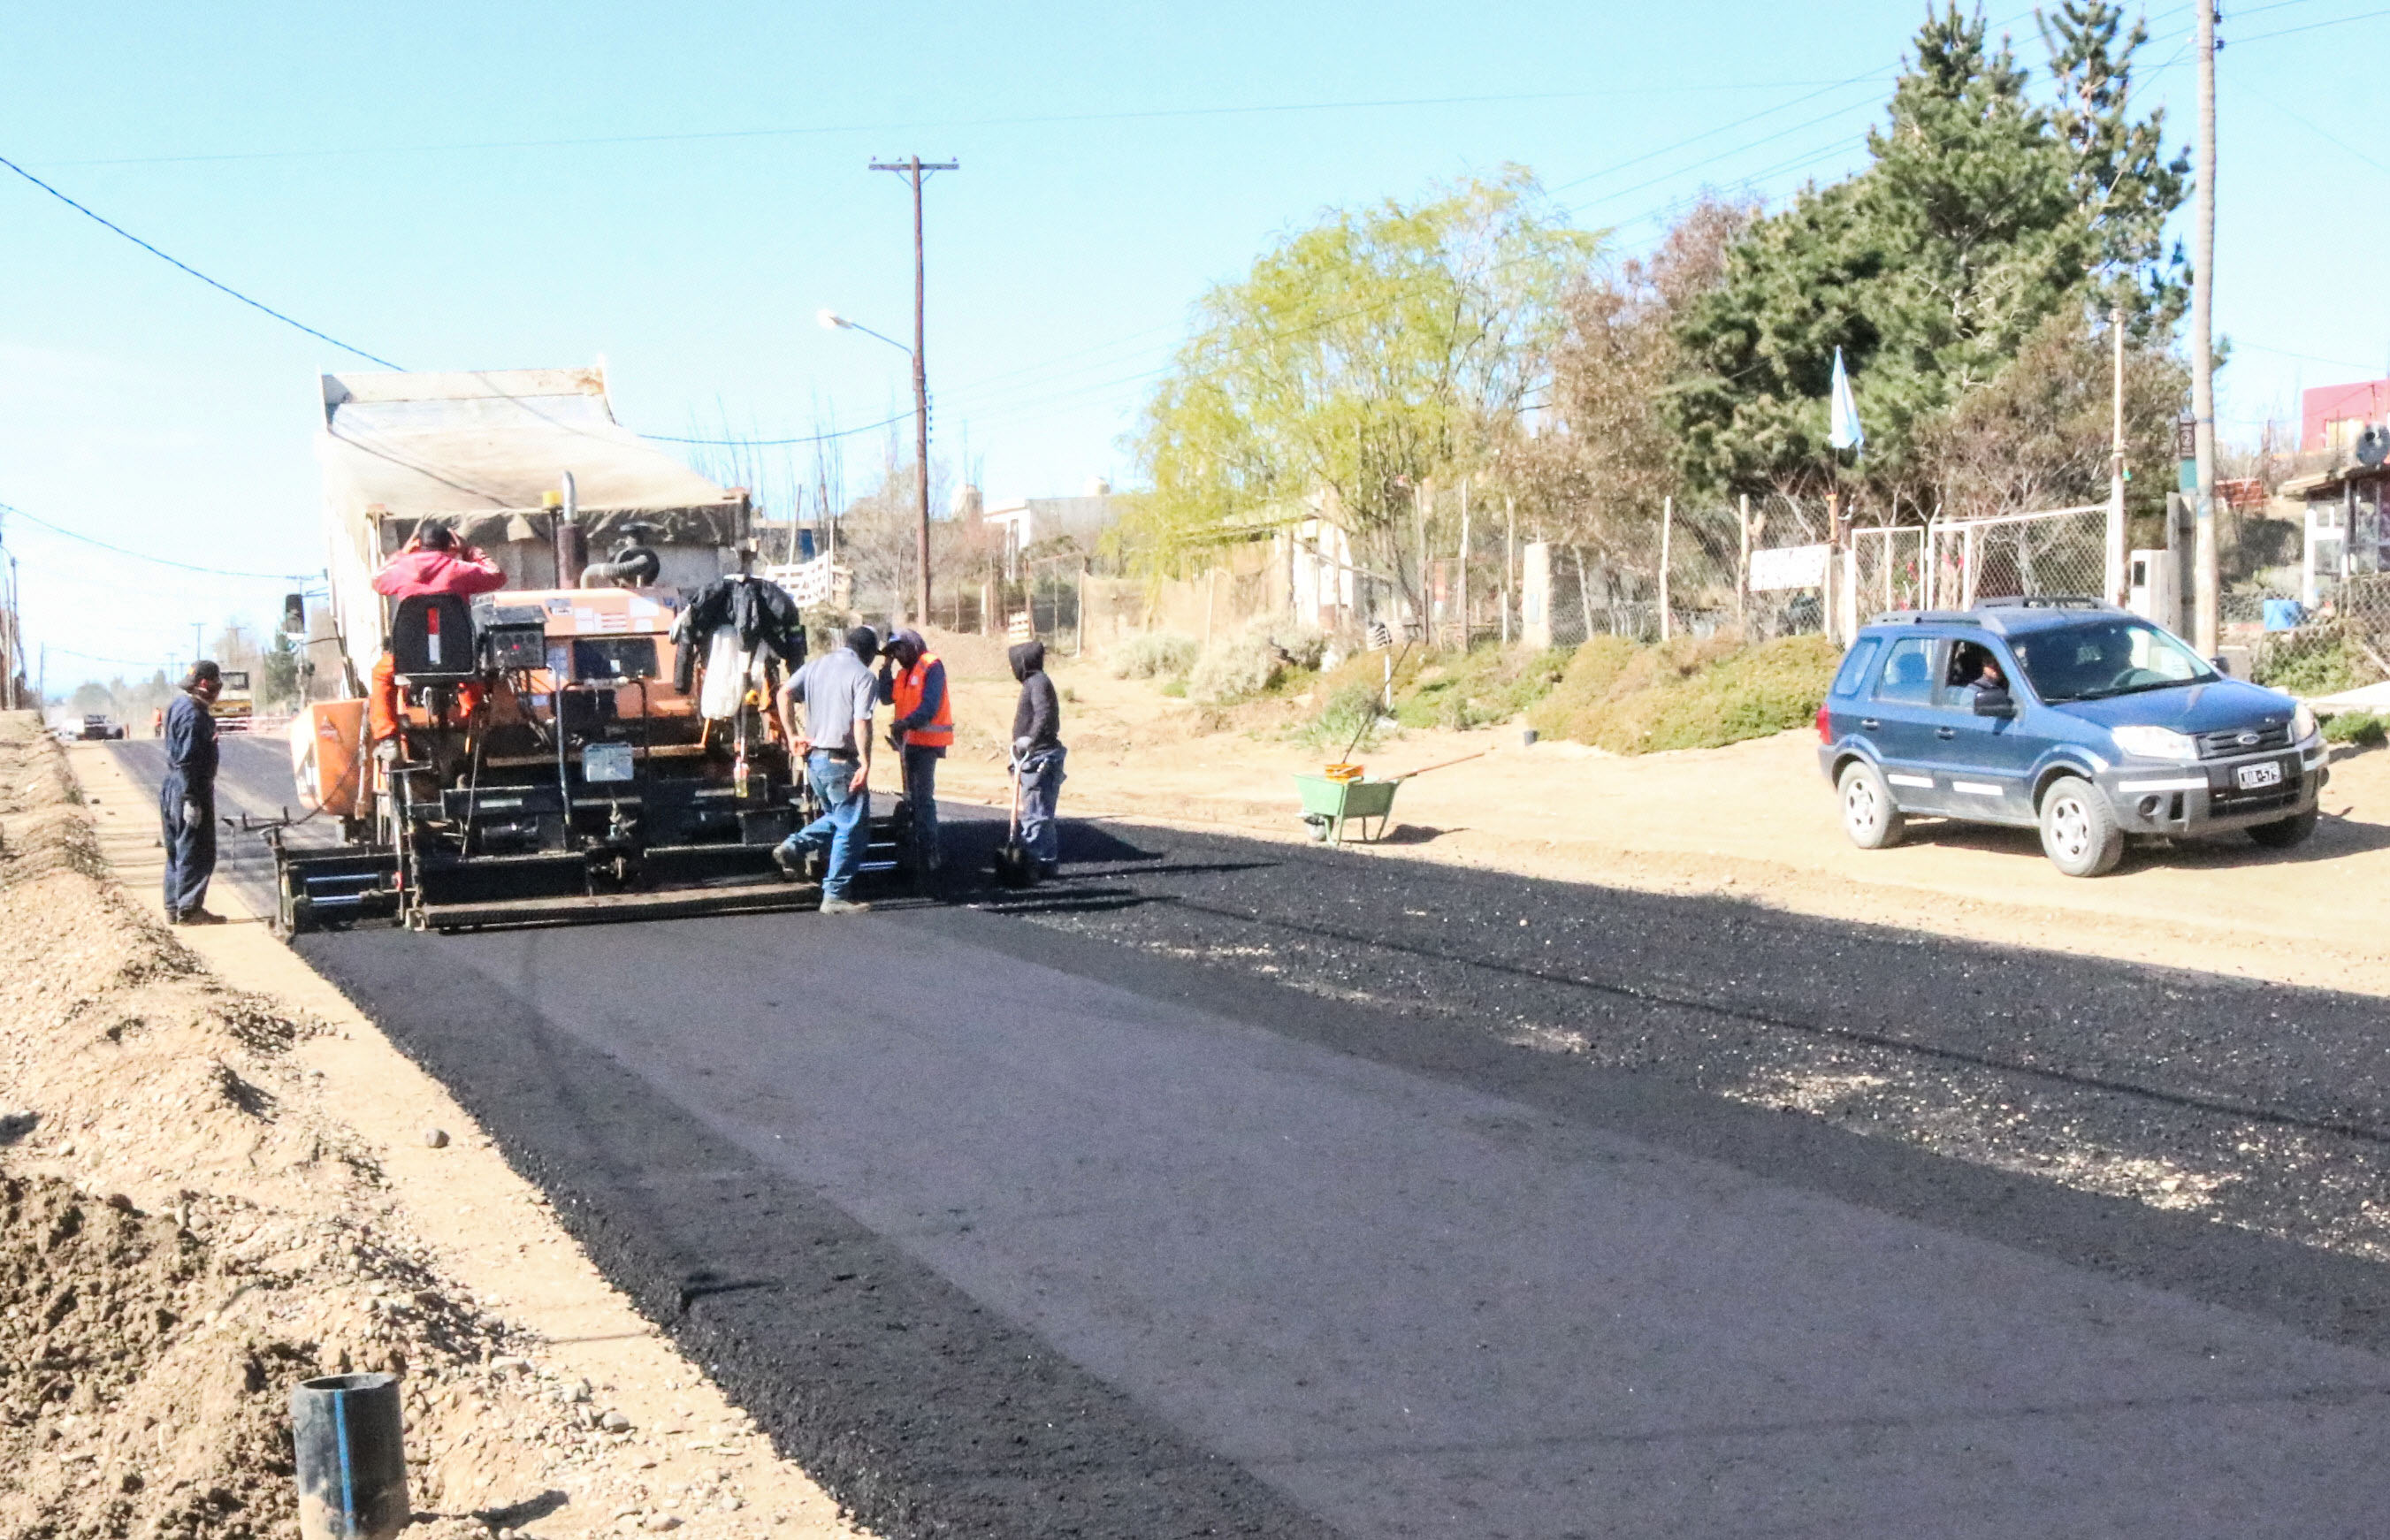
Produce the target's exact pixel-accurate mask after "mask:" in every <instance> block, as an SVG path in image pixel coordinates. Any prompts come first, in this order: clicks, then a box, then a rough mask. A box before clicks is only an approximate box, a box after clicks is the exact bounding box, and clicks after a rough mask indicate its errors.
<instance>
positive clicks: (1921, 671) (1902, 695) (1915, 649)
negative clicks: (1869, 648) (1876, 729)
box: [1875, 636, 1935, 706]
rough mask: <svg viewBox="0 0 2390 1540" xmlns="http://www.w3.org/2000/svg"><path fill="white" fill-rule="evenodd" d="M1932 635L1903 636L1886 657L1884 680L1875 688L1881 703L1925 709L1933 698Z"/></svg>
mask: <svg viewBox="0 0 2390 1540" xmlns="http://www.w3.org/2000/svg"><path fill="white" fill-rule="evenodd" d="M1934 646H1935V642H1934V638H1933V637H1931V636H1903V637H1902V638H1900V640H1898V641H1896V642H1895V643H1893V644H1892V648H1891V649H1890V650H1889V651H1888V652H1886V653H1885V654H1884V660H1883V678H1882V681H1880V682H1879V683H1878V684H1877V685H1876V687H1875V698H1876V699H1878V700H1899V701H1906V702H1908V703H1910V704H1913V705H1919V706H1922V705H1924V704H1925V703H1926V702H1928V701H1930V700H1932V699H1934Z"/></svg>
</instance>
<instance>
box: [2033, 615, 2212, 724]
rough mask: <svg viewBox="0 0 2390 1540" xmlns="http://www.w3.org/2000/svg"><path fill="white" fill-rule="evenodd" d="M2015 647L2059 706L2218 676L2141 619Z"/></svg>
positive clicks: (2041, 690)
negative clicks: (2065, 703) (2063, 702)
mask: <svg viewBox="0 0 2390 1540" xmlns="http://www.w3.org/2000/svg"><path fill="white" fill-rule="evenodd" d="M2010 646H2011V648H2013V649H2014V650H2015V652H2016V655H2017V661H2018V662H2019V663H2021V664H2022V665H2024V673H2025V677H2026V678H2028V679H2030V680H2032V681H2033V691H2034V693H2035V694H2036V695H2037V696H2039V697H2040V698H2041V699H2044V700H2047V701H2049V702H2050V703H2051V704H2053V705H2055V704H2057V703H2058V702H2059V701H2062V700H2095V699H2101V698H2102V697H2105V696H2111V695H2131V694H2134V693H2135V692H2137V691H2140V690H2154V689H2165V688H2166V687H2170V686H2174V685H2188V684H2192V683H2195V682H2197V681H2200V680H2204V679H2213V678H2215V677H2216V671H2215V670H2213V669H2211V668H2209V667H2208V666H2207V665H2206V664H2205V663H2204V662H2201V661H2199V658H2198V656H2197V655H2196V654H2195V653H2193V652H2192V651H2191V648H2187V647H2185V646H2183V645H2182V644H2181V643H2180V642H2178V641H2176V640H2175V639H2174V638H2173V637H2172V636H2169V635H2166V634H2165V632H2163V631H2160V630H2159V629H2158V628H2157V627H2155V626H2153V625H2150V624H2147V623H2145V622H2140V621H2097V622H2091V623H2088V624H2085V625H2070V626H2067V627H2064V628H2063V629H2057V630H2050V631H2041V632H2036V633H2034V634H2033V635H2029V636H2024V637H2020V638H2017V639H2015V640H2013V641H2011V644H2010Z"/></svg>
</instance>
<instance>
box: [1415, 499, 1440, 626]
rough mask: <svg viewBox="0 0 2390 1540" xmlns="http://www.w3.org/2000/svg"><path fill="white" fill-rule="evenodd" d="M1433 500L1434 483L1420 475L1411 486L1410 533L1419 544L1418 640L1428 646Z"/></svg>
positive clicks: (1432, 607) (1432, 610) (1432, 622)
mask: <svg viewBox="0 0 2390 1540" xmlns="http://www.w3.org/2000/svg"><path fill="white" fill-rule="evenodd" d="M1434 501H1435V483H1434V482H1433V481H1429V480H1428V479H1427V478H1426V477H1424V476H1422V477H1420V481H1419V484H1418V485H1417V486H1414V487H1412V488H1411V533H1413V534H1414V535H1415V536H1417V537H1418V538H1417V544H1418V545H1419V622H1420V644H1421V645H1422V646H1424V647H1427V648H1433V647H1434V646H1435V601H1434V600H1433V598H1432V597H1430V592H1431V587H1432V584H1433V579H1431V578H1430V577H1429V576H1428V563H1429V557H1428V553H1427V510H1428V507H1429V505H1430V504H1432V503H1433V502H1434Z"/></svg>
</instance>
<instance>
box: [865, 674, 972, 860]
mask: <svg viewBox="0 0 2390 1540" xmlns="http://www.w3.org/2000/svg"><path fill="white" fill-rule="evenodd" d="M880 704H882V705H884V706H887V707H889V708H890V709H891V711H892V712H893V720H891V721H890V722H889V724H888V738H889V741H890V742H891V743H893V744H894V745H895V746H896V751H897V752H898V753H899V754H901V755H903V756H904V761H905V798H906V809H907V811H908V812H910V813H911V814H912V816H913V849H914V850H915V851H916V852H917V853H919V860H920V867H921V870H923V871H925V872H933V871H936V870H937V869H938V761H940V760H942V759H944V758H945V757H946V750H947V749H948V748H949V747H951V746H952V745H953V743H954V741H955V708H954V702H952V701H951V700H949V699H946V665H945V664H944V663H943V662H940V661H938V656H937V654H935V653H933V652H932V651H931V650H930V644H929V643H927V642H926V641H923V640H922V639H921V634H920V633H919V632H918V631H915V630H912V629H910V628H909V627H906V628H900V629H898V630H897V631H896V632H895V634H894V635H891V636H890V637H889V638H888V645H887V647H886V648H883V649H882V650H881V656H880Z"/></svg>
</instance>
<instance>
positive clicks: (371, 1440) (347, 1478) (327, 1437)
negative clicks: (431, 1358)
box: [290, 1374, 413, 1540]
mask: <svg viewBox="0 0 2390 1540" xmlns="http://www.w3.org/2000/svg"><path fill="white" fill-rule="evenodd" d="M290 1442H291V1444H292V1445H293V1452H294V1453H295V1454H296V1455H297V1457H298V1467H299V1533H300V1534H301V1535H302V1540H392V1536H393V1535H395V1534H398V1532H399V1531H401V1530H403V1529H405V1527H406V1526H407V1523H408V1521H409V1520H410V1519H411V1518H412V1517H413V1514H412V1512H411V1510H410V1509H409V1508H408V1506H407V1500H406V1450H405V1443H404V1437H403V1430H402V1424H401V1417H400V1410H399V1404H398V1376H396V1375H394V1374H334V1375H328V1376H326V1377H325V1378H323V1379H321V1380H302V1381H301V1382H300V1383H299V1385H298V1386H297V1387H296V1388H294V1389H293V1390H292V1391H291V1392H290Z"/></svg>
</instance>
